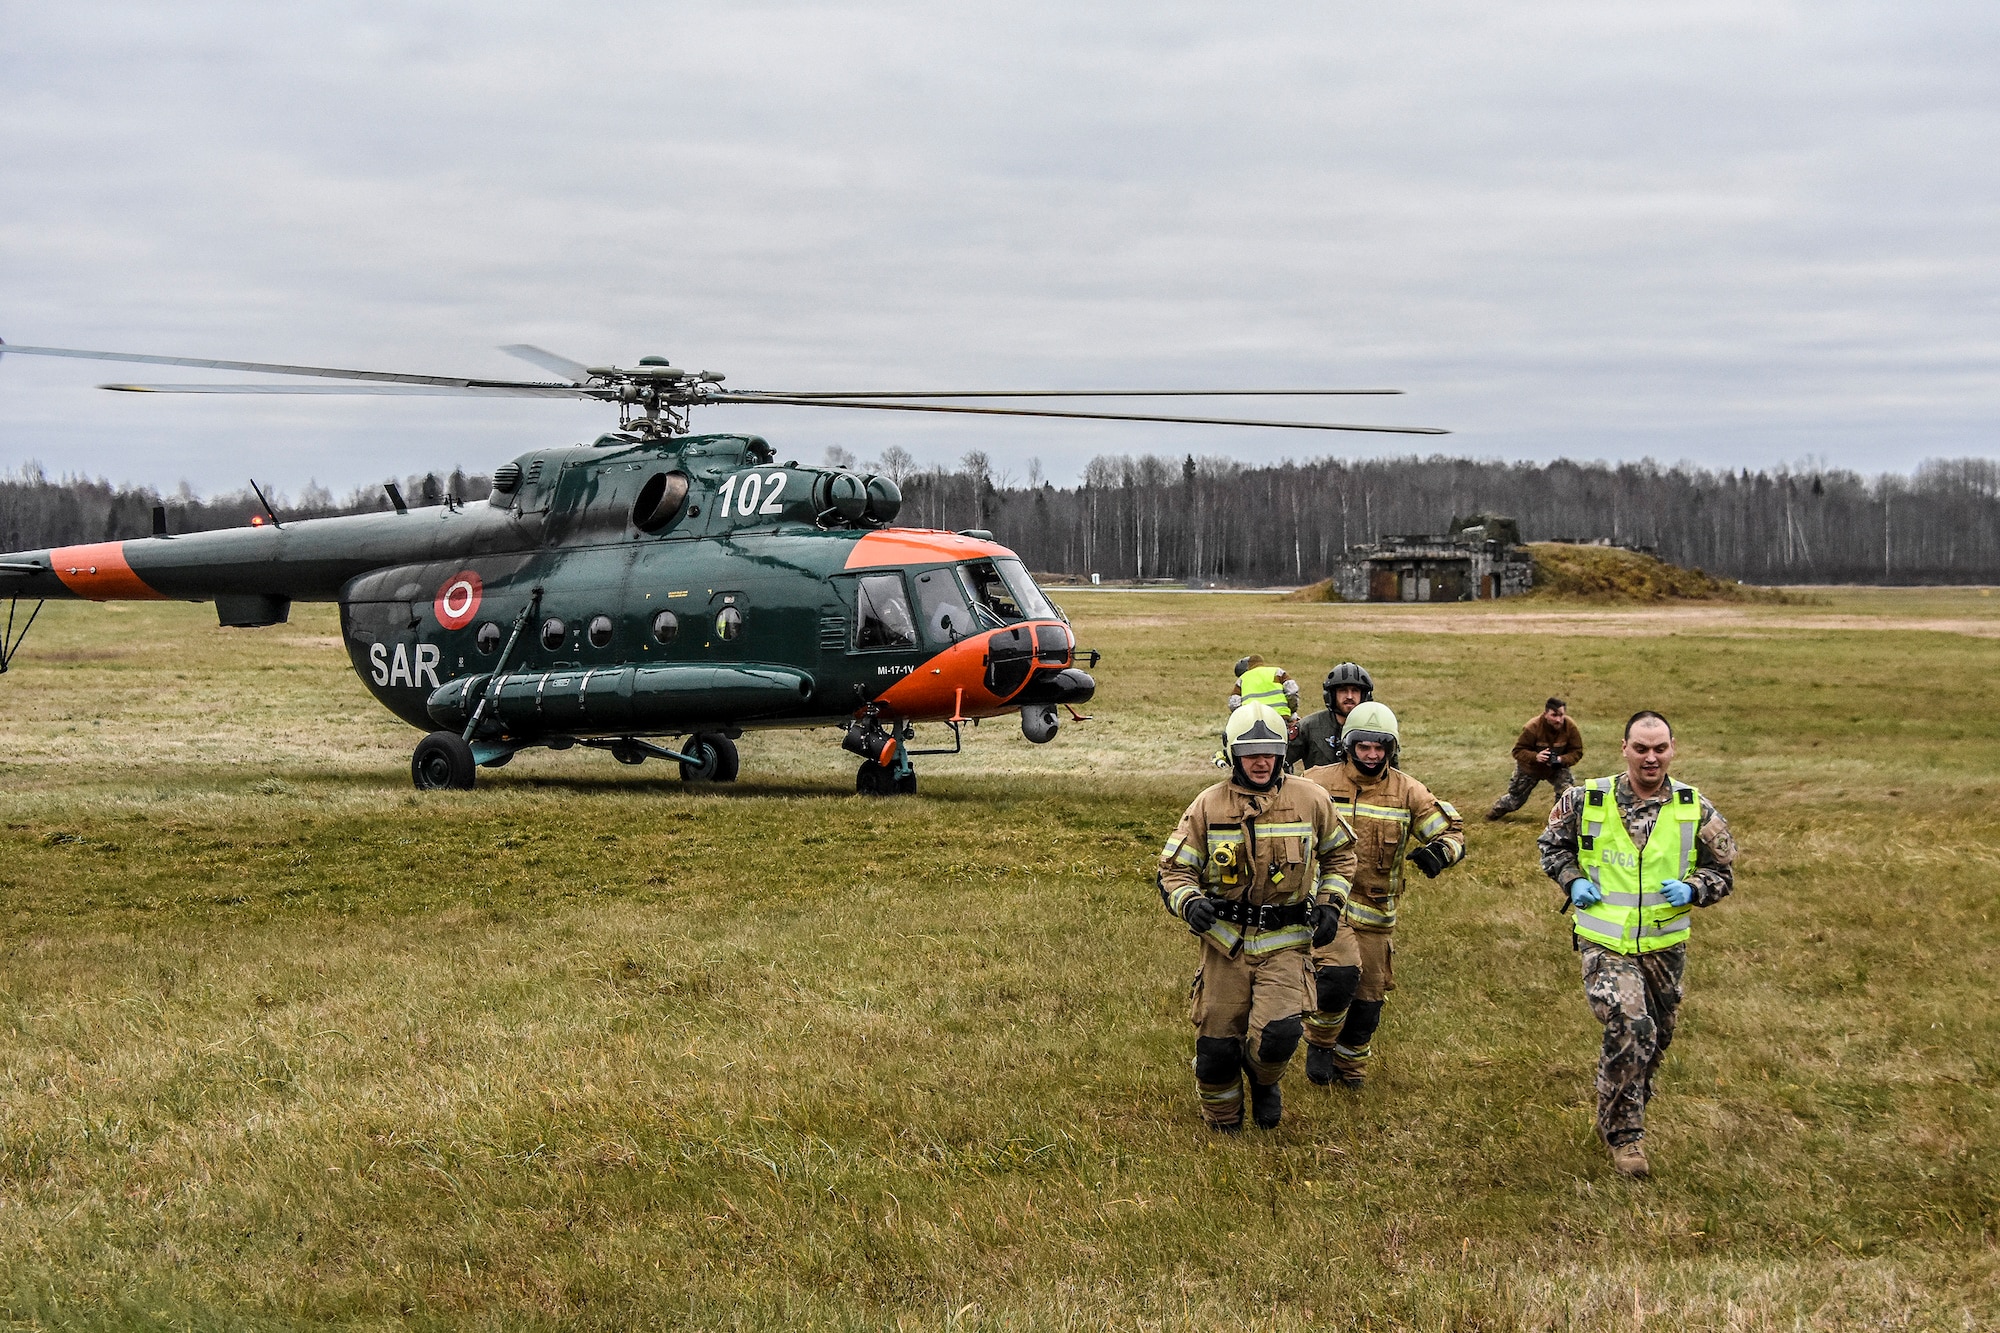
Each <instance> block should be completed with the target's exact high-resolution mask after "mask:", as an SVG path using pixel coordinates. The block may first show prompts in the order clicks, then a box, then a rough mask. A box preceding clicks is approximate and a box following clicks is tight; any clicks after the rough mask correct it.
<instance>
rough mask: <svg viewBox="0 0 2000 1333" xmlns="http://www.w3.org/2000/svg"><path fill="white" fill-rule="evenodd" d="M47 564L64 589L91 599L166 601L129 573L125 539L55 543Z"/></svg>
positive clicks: (133, 574)
mask: <svg viewBox="0 0 2000 1333" xmlns="http://www.w3.org/2000/svg"><path fill="white" fill-rule="evenodd" d="M49 565H50V567H51V568H52V569H54V570H55V575H56V577H57V578H59V579H61V580H62V582H63V586H64V587H65V588H68V589H69V590H70V591H71V592H73V593H75V594H76V595H77V596H78V597H85V598H88V599H89V600H91V601H93V602H115V601H147V602H157V601H164V600H165V598H164V596H163V595H162V594H160V593H157V592H154V591H153V590H152V589H151V588H149V587H147V586H146V581H145V580H144V579H142V578H140V577H139V576H138V575H137V574H135V573H133V572H132V566H131V564H130V563H129V562H127V561H126V559H125V543H124V542H94V543H92V544H91V545H89V546H58V547H57V548H56V549H55V550H53V551H50V552H49Z"/></svg>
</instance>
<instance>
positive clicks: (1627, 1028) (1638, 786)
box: [1536, 709, 1736, 1179]
mask: <svg viewBox="0 0 2000 1333" xmlns="http://www.w3.org/2000/svg"><path fill="white" fill-rule="evenodd" d="M1624 754H1625V771H1624V772H1623V773H1620V774H1618V775H1617V776H1616V777H1610V778H1593V779H1591V780H1590V781H1588V782H1586V783H1584V784H1582V785H1581V786H1577V787H1571V788H1570V789H1569V790H1568V791H1566V792H1564V793H1563V794H1562V797H1561V799H1559V800H1558V801H1557V802H1556V807H1555V809H1554V810H1552V811H1550V812H1549V823H1548V827H1547V828H1545V829H1543V830H1542V835H1541V837H1540V838H1538V839H1537V840H1536V842H1537V845H1538V846H1539V847H1540V848H1541V854H1542V869H1543V870H1544V871H1545V872H1547V874H1548V876H1549V878H1550V879H1552V880H1554V881H1555V882H1556V884H1557V886H1558V887H1560V888H1562V889H1564V890H1565V891H1566V892H1567V893H1568V894H1569V901H1570V905H1571V906H1572V907H1574V908H1575V909H1576V918H1575V936H1574V938H1573V940H1572V943H1573V945H1574V947H1575V948H1576V950H1577V952H1578V953H1579V954H1581V955H1582V961H1583V994H1584V999H1585V1000H1587V1001H1588V1002H1589V1004H1590V1012H1591V1013H1592V1014H1594V1015H1595V1016H1596V1018H1597V1021H1598V1022H1600V1023H1602V1024H1603V1025H1604V1049H1603V1053H1602V1054H1601V1055H1600V1056H1599V1058H1598V1063H1597V1133H1598V1136H1599V1137H1601V1138H1602V1139H1603V1140H1604V1143H1605V1146H1606V1147H1608V1148H1609V1149H1610V1150H1611V1163H1612V1165H1613V1166H1614V1167H1616V1168H1617V1169H1618V1171H1619V1173H1620V1174H1622V1175H1626V1176H1630V1177H1632V1178H1634V1179H1640V1178H1643V1177H1644V1176H1645V1175H1647V1174H1648V1172H1649V1171H1650V1169H1651V1168H1650V1167H1649V1166H1648V1164H1647V1161H1646V1149H1645V1137H1646V1103H1647V1102H1648V1101H1650V1100H1651V1099H1652V1096H1653V1075H1654V1074H1655V1073H1657V1072H1658V1070H1659V1068H1660V1058H1661V1057H1662V1056H1664V1055H1665V1054H1666V1053H1667V1046H1668V1045H1669V1044H1670V1043H1671V1042H1672V1041H1673V1039H1674V1022H1675V1019H1676V1018H1677V1017H1678V1015H1679V1013H1680V1007H1681V996H1682V994H1683V979H1684V977H1685V975H1686V971H1687V945H1688V937H1689V935H1690V933H1691V931H1692V926H1691V920H1692V917H1693V915H1694V911H1693V909H1694V908H1697V907H1709V906H1712V905H1714V904H1715V903H1717V902H1720V901H1721V900H1722V899H1723V898H1725V897H1727V896H1728V894H1729V891H1730V889H1731V888H1732V887H1733V886H1734V883H1735V880H1734V875H1733V871H1732V867H1733V866H1734V864H1735V862H1736V843H1735V841H1734V840H1733V839H1732V838H1731V837H1730V835H1729V824H1728V822H1727V821H1725V820H1724V819H1723V817H1722V816H1721V815H1719V814H1717V813H1716V810H1715V807H1714V806H1713V805H1711V804H1710V803H1709V801H1708V798H1707V797H1705V796H1703V795H1702V794H1701V793H1700V792H1699V791H1697V790H1695V789H1694V788H1693V787H1690V786H1688V785H1687V784H1686V783H1684V782H1681V781H1678V780H1677V779H1675V778H1673V777H1671V776H1670V775H1669V774H1668V772H1667V766H1668V765H1669V764H1671V763H1672V762H1673V758H1674V729H1673V727H1672V726H1670V725H1669V724H1668V722H1667V720H1666V718H1664V717H1662V716H1660V715H1659V714H1658V713H1655V712H1653V711H1652V710H1651V709H1647V710H1644V711H1641V712H1637V713H1634V714H1633V715H1632V717H1631V720H1629V721H1628V722H1626V724H1625V748H1624Z"/></svg>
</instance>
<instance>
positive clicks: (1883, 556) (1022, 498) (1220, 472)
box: [882, 454, 2000, 584]
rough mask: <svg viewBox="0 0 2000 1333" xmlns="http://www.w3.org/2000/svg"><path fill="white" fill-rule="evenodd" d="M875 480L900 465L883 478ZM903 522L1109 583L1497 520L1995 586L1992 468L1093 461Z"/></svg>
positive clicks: (1593, 537)
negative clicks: (1061, 475) (1049, 479)
mask: <svg viewBox="0 0 2000 1333" xmlns="http://www.w3.org/2000/svg"><path fill="white" fill-rule="evenodd" d="M882 462H883V465H884V470H885V471H886V470H890V469H889V467H888V466H887V465H888V464H891V463H902V462H903V460H902V459H889V458H887V457H886V456H885V458H884V460H882ZM898 481H899V483H900V484H901V485H902V487H903V493H904V497H905V500H904V507H903V518H902V521H903V522H905V523H910V524H916V525H922V526H931V527H942V528H954V529H958V528H984V529H988V530H990V531H991V532H993V534H994V535H995V537H996V538H997V539H998V540H999V541H1000V542H1002V543H1003V544H1005V545H1007V546H1010V547H1012V548H1013V549H1014V550H1016V551H1018V552H1019V553H1020V554H1021V556H1022V558H1023V559H1025V560H1026V561H1027V562H1028V565H1029V567H1030V568H1033V569H1036V570H1045V571H1049V572H1052V573H1061V574H1075V575H1090V574H1100V575H1102V576H1103V577H1105V578H1121V579H1129V578H1142V579H1143V578H1164V579H1192V580H1197V581H1202V582H1215V583H1225V584H1227V583H1237V584H1303V583H1309V582H1312V581H1314V580H1317V579H1320V578H1324V577H1326V576H1327V575H1328V574H1329V573H1331V572H1332V569H1333V566H1334V565H1335V564H1336V563H1337V562H1338V561H1339V560H1340V559H1341V557H1342V555H1343V554H1344V553H1345V552H1346V551H1347V550H1348V549H1349V548H1350V547H1353V546H1359V545H1367V544H1372V543H1374V542H1376V541H1378V540H1380V539H1381V538H1383V537H1387V536H1392V535H1403V534H1415V533H1442V532H1446V531H1449V530H1450V529H1451V528H1452V527H1453V526H1454V524H1455V523H1456V521H1457V520H1458V519H1460V518H1463V517H1470V516H1473V515H1479V514H1495V515H1507V516H1509V517H1512V518H1514V519H1516V520H1518V521H1519V524H1520V530H1521V536H1522V539H1523V540H1524V541H1563V540H1570V541H1597V540H1608V541H1611V542H1614V543H1617V544H1619V545H1623V546H1633V547H1639V548H1642V549H1648V550H1652V551H1655V552H1656V553H1657V554H1659V555H1660V556H1661V558H1663V559H1666V560H1669V561H1672V562H1673V563H1674V564H1677V565H1687V566H1693V567H1698V568H1701V569H1704V570H1707V571H1708V572H1709V573H1712V574H1719V575H1723V576H1726V577H1729V578H1735V579H1741V580H1743V581H1744V582H1746V583H1990V582H2000V463H1996V462H1994V461H1992V460H1990V459H1976V458H1965V459H1949V460H1933V461H1930V462H1927V463H1924V464H1923V465H1922V466H1920V467H1918V468H1917V469H1916V471H1915V472H1914V473H1913V474H1911V475H1908V476H1904V475H1899V474H1896V473H1886V474H1883V475H1880V476H1876V477H1872V478H1870V477H1863V476H1862V475H1860V474H1859V473H1856V472H1851V471H1845V470H1841V469H1832V468H1811V467H1803V468H1777V469H1774V470H1770V471H1756V472H1752V471H1749V470H1748V469H1744V470H1741V471H1728V470H1722V471H1709V470H1707V469H1705V468H1696V467H1689V466H1685V465H1683V466H1676V467H1662V466H1660V465H1659V464H1657V463H1654V462H1651V461H1647V462H1639V463H1620V464H1609V463H1575V462H1567V461H1565V462H1555V463H1499V462H1484V461H1477V460H1472V459H1464V458H1449V457H1445V456H1442V455H1439V456H1434V457H1431V458H1414V457H1412V458H1384V459H1364V460H1358V461H1347V460H1342V459H1332V458H1328V459H1318V460H1314V461H1311V462H1306V463H1284V464H1280V465H1277V466H1271V467H1251V466H1246V465H1244V464H1242V463H1238V462H1235V461H1233V460H1230V459H1226V458H1195V457H1193V456H1187V457H1183V458H1179V459H1173V458H1162V457H1158V456H1153V455H1146V456H1142V457H1099V458H1095V459H1093V460H1091V462H1090V465H1089V466H1088V467H1086V468H1085V469H1084V474H1083V481H1082V483H1081V484H1080V485H1077V486H1073V487H1057V486H1054V485H1051V484H1048V483H1046V482H1041V481H1040V479H1039V477H1030V478H1029V482H1030V484H1026V485H1021V484H1016V483H1015V481H1014V479H1012V478H1010V477H1005V476H999V475H996V474H995V471H994V469H993V467H992V466H991V464H990V463H989V462H988V460H987V459H986V457H985V456H984V455H982V454H969V455H967V456H966V458H965V459H964V460H963V461H962V462H961V464H960V465H959V466H958V467H957V468H955V469H951V470H946V469H942V468H932V469H929V470H918V469H915V468H908V469H906V470H904V475H902V476H901V477H899V478H898Z"/></svg>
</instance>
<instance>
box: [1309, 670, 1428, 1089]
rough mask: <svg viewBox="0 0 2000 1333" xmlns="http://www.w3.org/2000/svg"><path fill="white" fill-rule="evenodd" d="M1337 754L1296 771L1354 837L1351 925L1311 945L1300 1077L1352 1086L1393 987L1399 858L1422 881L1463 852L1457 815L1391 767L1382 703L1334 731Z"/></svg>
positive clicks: (1397, 744)
mask: <svg viewBox="0 0 2000 1333" xmlns="http://www.w3.org/2000/svg"><path fill="white" fill-rule="evenodd" d="M1341 738H1342V740H1343V741H1344V742H1345V743H1346V746H1347V758H1346V759H1345V760H1344V761H1342V762H1341V763H1338V764H1332V765H1328V766H1325V767H1321V768H1312V769H1308V770H1306V777H1308V778H1310V779H1311V780H1312V781H1314V782H1316V783H1318V784H1319V785H1320V786H1322V787H1324V788H1325V789H1326V792H1327V795H1329V796H1331V797H1332V798H1333V806H1334V809H1336V810H1338V811H1339V812H1340V813H1341V814H1342V815H1343V816H1344V817H1346V819H1347V820H1348V821H1349V823H1350V825H1351V827H1352V828H1353V829H1354V836H1355V838H1356V840H1357V843H1356V848H1355V850H1356V853H1357V865H1356V868H1355V872H1354V890H1353V893H1352V895H1351V896H1350V897H1349V898H1348V902H1347V910H1346V922H1347V924H1348V926H1350V927H1351V929H1349V930H1346V931H1342V932H1340V933H1338V934H1337V935H1335V936H1334V937H1333V938H1332V939H1331V941H1330V942H1327V943H1324V944H1319V943H1318V942H1315V943H1316V945H1317V947H1315V948H1314V950H1313V972H1314V984H1315V989H1316V991H1317V1001H1318V1002H1317V1004H1316V1005H1315V1007H1314V1010H1313V1012H1312V1013H1311V1014H1308V1015H1307V1016H1306V1041H1307V1042H1308V1043H1309V1047H1308V1049H1307V1051H1306V1077H1307V1078H1310V1079H1311V1080H1312V1081H1313V1082H1315V1083H1318V1084H1321V1085H1326V1084H1330V1083H1332V1082H1333V1081H1334V1080H1335V1079H1339V1080H1340V1081H1341V1083H1343V1084H1345V1085H1346V1086H1347V1087H1350V1088H1358V1087H1360V1086H1361V1085H1362V1082H1363V1080H1365V1079H1366V1078H1367V1077H1368V1059H1369V1056H1370V1054H1371V1053H1372V1051H1373V1049H1374V1039H1375V1028H1376V1026H1377V1025H1378V1024H1380V1023H1381V1021H1382V1006H1383V1004H1385V1003H1386V1002H1387V1000H1388V996H1389V992H1390V991H1392V990H1394V989H1395V988H1396V974H1395V969H1394V967H1393V965H1392V961H1393V958H1394V952H1393V949H1392V946H1391V943H1390V936H1391V934H1392V933H1393V932H1394V931H1395V929H1396V899H1397V897H1398V895H1400V894H1401V893H1402V891H1403V859H1404V856H1405V854H1406V853H1407V854H1408V857H1409V860H1410V863H1411V864H1412V865H1414V866H1416V867H1417V868H1418V869H1419V870H1421V871H1423V872H1424V874H1426V875H1428V876H1430V877H1431V878H1432V879H1435V878H1437V876H1438V875H1439V873H1441V872H1442V871H1443V870H1444V868H1445V867H1446V866H1449V865H1454V864H1456V863H1457V862H1459V861H1462V860H1464V859H1465V821H1464V820H1463V819H1460V818H1459V816H1458V811H1457V810H1455V809H1453V808H1452V807H1451V805H1450V804H1449V803H1447V802H1445V801H1440V800H1439V799H1438V798H1437V797H1435V796H1433V795H1431V793H1430V789H1429V788H1427V787H1425V786H1424V784H1423V783H1421V782H1419V781H1417V780H1416V779H1415V778H1413V777H1411V776H1410V775H1409V774H1407V773H1405V772H1403V771H1402V770H1401V769H1399V768H1397V767H1396V766H1395V765H1396V759H1397V757H1398V755H1397V751H1398V750H1399V749H1400V748H1401V743H1402V742H1401V732H1400V731H1399V730H1398V729H1397V726H1396V715H1395V714H1394V713H1392V712H1390V711H1389V706H1388V705H1387V704H1378V703H1373V702H1370V703H1365V704H1361V705H1360V706H1358V707H1357V708H1355V710H1354V711H1353V712H1351V713H1349V714H1348V715H1347V728H1346V730H1345V731H1344V732H1342V733H1341Z"/></svg>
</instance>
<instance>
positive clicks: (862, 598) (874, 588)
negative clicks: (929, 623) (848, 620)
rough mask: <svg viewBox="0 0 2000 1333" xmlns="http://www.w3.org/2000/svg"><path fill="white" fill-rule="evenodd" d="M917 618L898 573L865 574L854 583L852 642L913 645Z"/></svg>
mask: <svg viewBox="0 0 2000 1333" xmlns="http://www.w3.org/2000/svg"><path fill="white" fill-rule="evenodd" d="M916 643H917V626H916V622H915V621H914V620H912V619H911V618H910V599H909V595H908V594H907V593H905V592H904V591H903V576H902V575H901V574H868V575H865V576H863V577H862V578H860V579H857V580H856V581H855V584H854V646H855V647H856V648H857V649H861V648H913V647H915V646H916Z"/></svg>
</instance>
